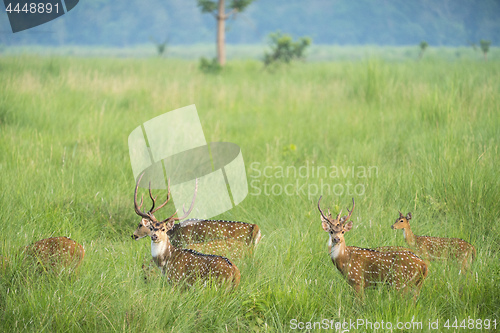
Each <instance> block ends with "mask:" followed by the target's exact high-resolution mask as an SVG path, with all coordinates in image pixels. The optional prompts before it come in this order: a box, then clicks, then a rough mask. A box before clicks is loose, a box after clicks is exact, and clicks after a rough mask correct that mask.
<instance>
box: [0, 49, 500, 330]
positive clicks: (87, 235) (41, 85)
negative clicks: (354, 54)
mask: <svg viewBox="0 0 500 333" xmlns="http://www.w3.org/2000/svg"><path fill="white" fill-rule="evenodd" d="M499 82H500V63H498V61H490V62H488V63H484V62H482V61H471V60H463V61H455V62H452V63H450V62H446V61H444V60H440V59H438V58H431V59H425V57H424V59H423V60H422V61H420V62H415V61H403V62H396V63H392V62H386V61H383V60H377V59H374V58H371V59H369V60H364V61H358V62H352V61H340V62H332V63H309V64H295V65H293V66H291V67H289V68H283V69H281V70H278V71H276V72H274V73H269V72H267V71H264V70H263V69H262V65H261V63H259V62H256V61H250V60H248V61H233V62H230V63H229V64H228V66H227V69H226V70H225V71H224V72H223V73H222V74H220V75H215V76H213V75H204V74H202V73H200V72H199V70H198V64H197V62H195V61H182V60H175V59H109V58H102V59H88V58H65V57H43V58H39V57H34V56H18V57H2V58H0V152H1V154H0V175H1V177H0V188H1V189H2V190H1V191H0V207H1V208H0V226H1V228H2V233H1V235H0V255H3V256H7V257H9V258H12V259H11V265H10V266H9V267H8V268H7V269H4V270H3V271H2V273H1V274H0V330H2V331H6V332H7V331H50V332H54V331H58V332H59V331H82V332H88V331H97V330H99V331H138V332H143V331H151V332H157V331H169V332H186V331H211V332H218V331H241V332H248V331H271V332H274V331H278V332H281V331H289V330H291V325H290V321H291V320H293V319H296V320H297V321H300V322H309V321H311V322H315V321H320V320H322V319H328V320H334V321H342V320H347V321H348V320H349V319H351V320H356V319H365V320H369V321H371V322H376V321H378V322H380V321H382V320H384V322H387V321H390V322H392V323H394V325H395V324H396V322H398V321H400V322H406V321H411V320H412V319H413V320H414V321H421V322H422V323H423V327H424V331H427V330H428V329H426V328H428V322H429V321H433V322H434V321H436V320H439V323H440V331H445V330H444V329H443V328H442V325H443V323H444V322H445V321H446V320H447V319H451V320H454V319H455V318H457V319H459V320H462V319H469V318H473V319H496V320H497V327H498V326H500V325H499V324H500V323H499V308H500V291H499V289H498V286H499V282H500V273H499V272H500V264H499V250H500V246H499V239H500V228H499V224H500V223H499V216H500V214H499V213H500V210H499V206H498V199H499V198H500V190H499V189H500V172H499V168H498V165H499V162H500V161H499V158H498V156H499V151H498V148H499V141H500V116H499V112H498V105H500V84H499ZM193 103H194V104H196V106H197V109H198V113H199V115H200V120H201V122H202V125H203V128H204V133H205V136H206V138H207V141H209V142H210V141H229V142H234V143H237V144H238V145H240V147H241V149H242V153H243V156H244V160H245V164H246V167H247V175H248V180H249V183H250V184H251V185H253V187H250V188H249V191H250V193H249V195H248V197H247V198H246V199H245V201H244V202H242V203H241V204H240V205H239V206H237V207H236V208H234V209H233V210H231V211H229V212H226V213H225V214H223V215H222V216H220V217H221V218H224V219H234V220H240V221H247V222H252V223H257V224H258V225H259V226H260V227H261V229H262V233H263V235H264V237H263V239H262V241H261V243H260V244H259V246H258V247H257V249H256V251H255V252H254V256H252V257H250V258H246V259H240V260H237V261H236V263H237V265H238V267H239V268H240V270H241V274H242V279H241V284H240V286H239V287H238V289H236V290H235V291H234V292H233V293H225V292H222V291H220V290H215V289H213V288H209V289H202V288H197V289H196V290H189V291H181V290H177V289H176V288H175V287H172V286H170V285H169V284H168V283H166V281H165V279H163V278H160V277H158V278H153V279H152V280H149V282H148V283H145V282H144V280H143V273H142V270H141V265H142V264H143V263H148V261H149V260H150V251H149V241H147V240H143V241H137V242H134V241H132V240H131V239H130V235H131V233H132V232H133V230H134V228H135V227H136V225H137V222H138V217H137V216H136V215H135V214H134V211H133V209H132V195H133V188H134V179H133V176H132V170H131V167H130V162H129V156H128V147H127V138H128V135H129V133H130V132H131V131H132V130H133V129H134V128H135V127H137V126H138V125H139V124H141V123H143V122H145V121H146V120H149V119H151V118H153V117H155V116H157V115H160V114H163V113H165V112H167V111H170V110H174V109H176V108H179V107H182V106H186V105H189V104H193ZM252 163H253V167H251V165H252ZM313 165H314V166H315V167H326V168H330V167H332V166H335V167H338V168H339V169H342V168H343V170H344V171H345V170H347V168H357V169H356V170H359V168H368V167H375V169H373V170H376V172H374V173H372V174H371V175H369V176H368V175H366V176H363V175H358V174H355V175H354V176H352V174H349V173H347V174H346V175H340V176H338V177H330V175H328V176H325V175H323V176H317V175H312V174H311V175H309V177H307V178H306V177H301V176H300V175H293V174H292V173H289V174H286V173H285V174H283V175H281V174H279V173H278V174H277V173H276V172H277V171H278V170H279V169H280V168H286V167H289V168H290V169H289V170H294V169H295V170H299V169H300V168H301V167H304V166H309V168H310V169H309V170H312V169H311V167H312V166H313ZM265 167H268V169H266V170H267V172H268V173H267V174H266V175H267V176H269V171H272V174H271V175H270V177H267V176H266V175H264V168H265ZM270 168H271V169H270ZM329 170H330V169H329ZM348 181H349V182H350V183H352V184H354V185H359V184H360V185H361V186H360V187H358V189H360V188H362V189H363V193H358V194H356V193H355V194H354V195H351V194H349V193H346V192H347V191H346V190H345V191H344V192H343V193H338V195H337V194H335V193H332V192H327V191H326V190H325V191H323V195H324V198H323V205H324V206H325V208H326V207H327V206H330V208H331V209H332V210H333V211H334V212H338V210H339V209H340V208H344V211H345V208H346V207H350V204H351V196H354V198H355V200H356V208H355V211H354V214H353V217H354V228H353V230H351V231H350V232H349V233H348V234H346V242H347V245H356V246H362V247H377V246H385V245H404V240H403V235H402V233H398V232H396V231H394V230H391V229H390V225H391V224H392V223H393V222H394V220H395V219H396V218H397V217H398V216H399V213H398V210H401V211H402V212H403V213H407V212H408V211H411V212H412V214H413V220H412V229H413V231H414V232H415V233H416V234H417V235H421V234H427V235H433V236H443V237H459V238H462V239H465V240H467V241H469V242H470V243H471V244H473V245H474V246H475V247H476V249H477V259H476V262H475V263H474V265H473V269H472V274H471V275H468V276H464V275H463V274H462V275H459V274H458V272H459V267H458V266H457V265H453V264H446V263H439V262H437V263H434V262H433V263H432V265H431V266H430V273H429V276H428V279H427V280H426V282H425V284H424V286H423V289H422V291H421V294H420V297H419V299H418V301H417V302H416V303H414V302H413V301H412V300H411V297H408V296H407V295H401V294H400V293H398V292H396V291H394V290H390V289H387V288H379V289H372V290H367V292H366V297H365V301H364V302H361V301H360V300H358V299H357V298H356V296H355V294H354V292H353V290H352V288H351V287H349V286H348V284H347V283H346V281H345V280H344V279H343V278H342V276H341V275H340V273H339V272H338V271H337V269H336V268H335V267H334V266H333V265H332V263H331V260H330V258H329V256H328V253H327V247H326V242H327V234H326V233H325V232H324V231H323V230H322V228H321V223H320V219H319V213H318V211H317V208H316V204H317V200H318V198H319V195H320V192H321V191H318V192H317V193H314V190H315V189H317V188H319V187H320V186H322V184H325V183H326V184H330V185H334V184H342V185H345V184H346V183H347V182H348ZM264 182H267V184H268V186H274V190H275V192H277V191H278V190H279V189H280V188H284V187H285V186H286V185H288V184H293V188H294V189H295V186H296V185H297V184H298V185H299V187H300V186H302V185H304V186H305V188H306V189H307V188H310V191H309V192H307V191H305V192H301V191H299V190H297V189H296V190H297V192H298V193H295V194H293V193H292V195H285V194H282V195H273V194H272V193H271V194H270V195H265V194H264V192H263V191H264ZM257 189H260V190H261V193H260V195H255V194H256V192H257ZM160 195H161V194H160ZM171 210H172V208H169V209H165V211H164V212H163V213H160V212H159V213H160V215H161V216H163V215H165V216H167V214H168V213H170V214H171V213H172V211H171ZM161 216H160V217H161ZM50 236H69V237H71V238H73V239H74V240H76V241H78V242H80V243H82V244H83V245H84V246H85V249H86V256H85V259H84V262H83V264H82V266H81V267H80V269H79V273H78V275H77V276H74V277H64V276H61V277H51V276H46V275H40V274H37V273H33V272H30V271H29V269H26V268H25V266H24V265H23V264H22V262H21V261H20V259H16V258H18V257H16V256H15V254H16V252H17V251H18V250H19V249H20V248H21V247H23V246H25V245H27V244H30V243H31V242H34V241H36V240H39V239H41V238H46V237H50ZM359 331H365V330H364V329H361V328H360V329H359ZM367 331H370V330H369V329H368V330H367Z"/></svg>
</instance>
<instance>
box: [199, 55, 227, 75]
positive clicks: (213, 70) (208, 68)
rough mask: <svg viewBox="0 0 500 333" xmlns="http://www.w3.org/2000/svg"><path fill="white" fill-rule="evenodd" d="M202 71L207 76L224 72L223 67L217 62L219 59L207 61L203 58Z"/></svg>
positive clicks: (201, 62)
mask: <svg viewBox="0 0 500 333" xmlns="http://www.w3.org/2000/svg"><path fill="white" fill-rule="evenodd" d="M200 70H201V71H202V72H203V73H207V74H219V73H220V72H221V71H222V66H221V65H220V64H219V62H218V61H217V58H213V59H207V58H205V57H201V59H200Z"/></svg>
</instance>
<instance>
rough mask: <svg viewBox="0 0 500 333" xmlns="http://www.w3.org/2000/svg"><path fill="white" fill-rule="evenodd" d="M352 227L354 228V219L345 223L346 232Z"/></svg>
mask: <svg viewBox="0 0 500 333" xmlns="http://www.w3.org/2000/svg"><path fill="white" fill-rule="evenodd" d="M351 229H352V221H349V222H347V223H346V224H344V231H345V232H348V231H349V230H351Z"/></svg>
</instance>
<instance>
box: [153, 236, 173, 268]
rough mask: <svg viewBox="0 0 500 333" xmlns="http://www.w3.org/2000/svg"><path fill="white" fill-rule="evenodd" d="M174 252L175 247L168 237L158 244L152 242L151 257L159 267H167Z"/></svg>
mask: <svg viewBox="0 0 500 333" xmlns="http://www.w3.org/2000/svg"><path fill="white" fill-rule="evenodd" d="M174 250H175V247H174V246H173V245H172V244H171V243H170V240H169V239H168V237H166V239H164V240H162V241H160V242H158V243H155V242H153V241H151V255H152V257H153V260H154V262H155V263H156V265H158V266H159V267H162V266H165V264H166V262H167V261H168V260H169V259H170V257H171V256H172V253H173V251H174Z"/></svg>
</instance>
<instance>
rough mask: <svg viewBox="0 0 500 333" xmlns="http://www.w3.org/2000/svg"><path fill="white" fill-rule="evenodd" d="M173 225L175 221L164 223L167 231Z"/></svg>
mask: <svg viewBox="0 0 500 333" xmlns="http://www.w3.org/2000/svg"><path fill="white" fill-rule="evenodd" d="M174 224H175V220H170V221H168V222H166V223H165V226H166V227H167V230H170V229H172V228H173V227H174Z"/></svg>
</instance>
